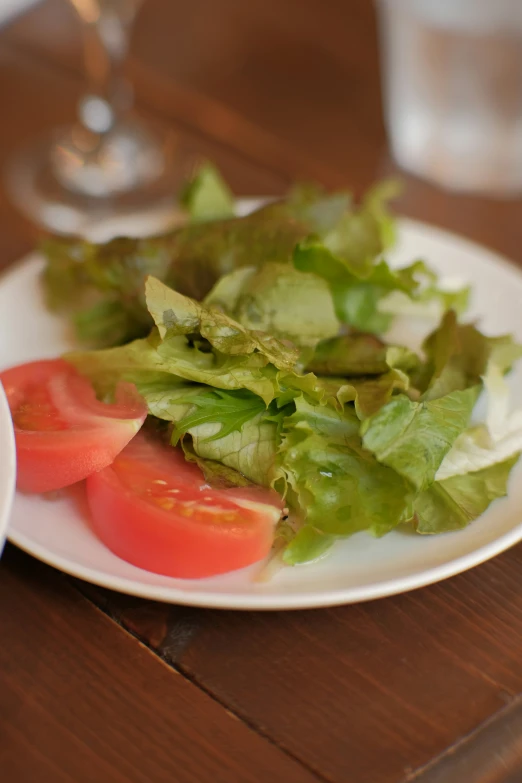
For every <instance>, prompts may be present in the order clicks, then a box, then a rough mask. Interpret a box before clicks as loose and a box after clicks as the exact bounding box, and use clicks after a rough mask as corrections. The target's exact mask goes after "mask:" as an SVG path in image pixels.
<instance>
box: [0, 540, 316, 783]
mask: <svg viewBox="0 0 522 783" xmlns="http://www.w3.org/2000/svg"><path fill="white" fill-rule="evenodd" d="M0 628H2V638H3V643H2V645H0V716H1V718H0V769H1V776H2V780H5V781H6V782H7V781H9V783H51V781H52V783H58V781H59V782H60V783H62V782H63V783H68V782H69V781H70V783H98V781H103V783H152V781H154V783H172V781H173V780H175V781H176V783H200V781H207V780H208V781H210V780H215V781H216V783H231V782H233V781H238V782H239V781H241V782H242V781H244V782H245V783H255V782H256V781H258V782H259V783H265V781H268V780H275V779H279V780H284V781H288V783H313V781H316V780H317V777H315V776H314V775H312V774H311V773H310V772H309V771H307V770H306V769H304V768H303V767H302V766H301V765H300V764H298V763H297V762H295V761H293V760H292V759H290V758H288V757H287V756H286V755H285V754H284V753H283V752H282V751H280V750H279V749H277V748H276V747H274V746H273V745H272V744H270V743H269V742H267V741H265V740H263V739H262V738H260V737H259V736H257V735H256V734H255V733H254V732H253V731H251V730H250V729H249V728H248V727H246V726H245V725H244V724H243V723H242V722H241V721H238V720H237V719H236V718H235V717H234V716H233V715H231V714H230V712H227V711H226V710H225V709H224V708H223V707H221V706H220V705H219V704H217V703H216V702H215V701H213V700H212V699H211V698H210V697H209V696H207V695H205V694H204V693H203V692H202V691H201V690H199V689H198V688H197V687H196V686H195V685H192V684H190V683H189V682H187V680H185V679H184V678H183V677H181V676H179V675H178V674H176V673H175V672H174V671H173V670H172V669H170V668H168V667H167V666H165V664H164V663H163V662H162V661H161V660H160V659H159V658H157V657H156V656H154V655H153V654H152V653H151V652H149V650H147V649H146V648H145V647H143V646H142V645H140V644H138V642H136V640H135V639H131V638H130V637H129V636H128V635H127V634H126V633H125V632H124V631H123V630H122V629H121V628H119V627H118V626H117V625H116V624H115V623H113V622H112V621H111V620H109V619H108V618H107V617H106V616H105V615H103V614H102V613H101V612H99V611H98V610H97V609H95V608H94V607H93V606H92V605H91V604H90V603H89V602H88V601H87V600H86V599H84V598H83V597H81V596H80V595H79V594H78V593H77V592H76V591H75V590H72V589H71V588H70V587H68V585H67V582H66V580H65V578H64V577H62V576H61V575H59V574H58V573H57V572H54V571H52V570H51V569H50V568H48V567H46V566H43V565H41V564H37V563H36V562H35V561H34V560H31V559H30V558H28V557H27V556H26V555H22V554H21V553H19V552H16V551H15V550H14V549H11V550H10V551H8V552H7V556H6V559H5V561H4V560H3V561H2V568H1V570H0Z"/></svg>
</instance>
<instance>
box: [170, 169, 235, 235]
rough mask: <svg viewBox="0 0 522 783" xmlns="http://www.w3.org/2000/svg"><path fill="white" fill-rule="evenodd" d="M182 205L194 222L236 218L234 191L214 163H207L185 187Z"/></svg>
mask: <svg viewBox="0 0 522 783" xmlns="http://www.w3.org/2000/svg"><path fill="white" fill-rule="evenodd" d="M180 202H181V205H182V206H183V207H184V208H185V209H186V210H187V212H188V214H189V217H190V219H191V220H192V221H193V222H198V221H201V220H218V219H219V218H230V217H234V214H235V203H234V196H233V195H232V191H231V190H230V188H229V187H228V185H227V183H226V182H225V180H224V179H223V177H222V176H221V174H220V173H219V171H218V170H217V168H216V167H215V166H213V165H212V163H209V162H208V161H205V162H204V163H202V164H201V166H200V167H199V168H198V169H197V171H196V172H195V173H194V175H193V177H192V179H191V180H190V181H189V182H188V183H187V185H186V186H185V188H184V190H183V192H182V194H181V198H180Z"/></svg>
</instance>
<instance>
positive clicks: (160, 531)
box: [87, 433, 282, 579]
mask: <svg viewBox="0 0 522 783" xmlns="http://www.w3.org/2000/svg"><path fill="white" fill-rule="evenodd" d="M143 439H144V436H143V434H142V433H140V435H138V436H137V437H136V438H135V440H134V441H133V442H132V443H131V444H130V445H129V447H127V449H125V450H124V451H123V452H122V453H121V455H120V456H119V457H117V458H116V460H115V462H114V464H113V465H111V466H109V467H107V468H105V469H104V470H102V471H100V472H99V473H93V474H92V475H91V476H89V478H88V479H87V499H88V503H89V507H90V510H91V515H92V525H93V528H94V530H95V532H96V533H97V535H98V536H99V537H100V539H101V540H102V541H103V542H104V544H105V545H106V546H107V547H109V549H111V550H112V551H113V552H114V553H115V554H116V555H118V557H121V558H122V559H124V560H127V561H128V562H129V563H132V564H133V565H135V566H138V567H139V568H143V569H145V570H147V571H152V572H154V573H158V574H163V575H165V576H171V577H176V578H183V579H197V578H203V577H209V576H214V575H216V574H222V573H226V572H228V571H234V570H236V569H238V568H243V567H245V566H248V565H251V564H252V563H255V562H257V561H259V560H262V559H263V558H265V557H266V556H267V555H268V553H269V552H270V549H271V546H272V543H273V537H274V528H275V523H276V521H277V520H278V519H279V517H280V515H281V507H282V501H281V499H280V498H279V497H278V496H276V495H275V494H272V492H271V491H270V490H264V489H261V488H254V490H253V491H251V490H248V489H247V490H244V489H240V490H238V491H237V492H235V490H211V489H209V487H208V486H207V485H206V484H205V482H204V479H203V476H202V474H201V472H200V471H199V469H198V468H195V466H193V465H190V466H188V467H189V468H190V472H191V474H192V478H191V477H190V476H189V477H188V476H187V473H186V472H185V468H184V466H186V463H185V459H184V457H183V455H182V453H181V452H180V451H179V450H178V449H173V448H171V447H168V448H169V452H170V457H171V459H170V463H171V464H170V468H169V470H170V471H171V474H170V475H171V481H170V486H171V487H173V488H171V489H170V491H171V492H178V491H179V492H180V493H182V495H183V496H182V499H181V500H180V502H179V504H178V505H177V506H176V507H175V508H174V509H169V510H166V508H168V505H169V499H168V498H167V497H166V496H165V495H164V496H160V497H156V498H154V497H149V496H148V495H147V493H146V491H143V492H141V493H140V494H138V493H137V492H136V491H134V488H133V483H132V482H125V481H123V480H122V475H121V473H120V474H119V473H118V471H119V463H120V462H121V463H123V462H124V461H125V460H126V459H128V457H127V452H130V453H131V459H132V451H134V452H135V453H137V452H136V449H138V448H139V447H140V443H139V441H141V442H142V443H143ZM157 448H159V449H163V448H164V447H163V446H158V447H157ZM138 459H139V456H138ZM178 466H179V468H180V473H182V474H184V475H182V476H180V478H179V487H180V489H176V486H175V485H176V475H177V467H178ZM194 469H195V473H194ZM157 475H160V474H159V473H158V474H157ZM161 475H162V476H165V475H167V474H166V473H161ZM196 477H197V479H196ZM194 479H196V480H194ZM153 483H157V484H160V485H161V484H164V483H166V481H165V480H163V479H159V480H158V479H156V482H153ZM150 491H151V492H152V490H150ZM171 497H172V496H171ZM174 497H175V496H174ZM205 498H208V499H210V498H211V499H212V502H213V505H212V506H209V508H212V509H214V508H215V507H216V505H217V504H219V500H220V499H221V498H223V501H222V507H221V506H218V509H217V513H215V514H214V513H209V514H207V515H206V512H205V510H203V512H201V509H200V506H199V509H200V510H198V504H200V505H203V506H204V505H205V502H206V501H205ZM164 503H167V505H166V508H163V507H161V505H162V504H164ZM236 503H237V505H236ZM243 503H245V507H244V506H242V505H241V504H243ZM248 505H250V507H246V506H248ZM254 505H256V507H254ZM187 510H188V513H189V515H185V514H187ZM205 517H207V518H205ZM232 518H233V519H232ZM227 520H229V521H227Z"/></svg>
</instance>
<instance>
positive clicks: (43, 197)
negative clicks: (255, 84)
mask: <svg viewBox="0 0 522 783" xmlns="http://www.w3.org/2000/svg"><path fill="white" fill-rule="evenodd" d="M69 2H70V4H71V5H72V6H73V7H74V9H75V11H76V12H77V16H78V17H79V20H80V22H81V24H82V28H83V40H84V61H85V70H86V74H87V89H86V91H85V93H84V95H83V96H82V98H81V100H80V101H79V104H78V111H77V118H76V121H75V122H74V123H73V124H72V125H70V126H68V127H65V128H60V129H55V130H54V131H53V132H52V133H51V134H48V135H47V136H46V137H44V138H40V139H38V140H37V141H36V142H34V143H32V144H31V145H29V146H28V147H26V148H25V149H23V150H21V151H19V152H18V154H16V155H15V156H14V157H13V158H12V159H11V161H10V164H9V166H8V170H7V186H8V189H9V191H10V193H11V195H12V196H13V199H14V200H15V202H16V203H17V204H18V206H19V207H20V208H21V209H22V210H23V211H24V212H25V213H26V214H28V215H29V216H30V217H32V218H33V219H35V220H36V221H37V222H39V223H41V224H43V225H45V226H47V227H48V228H51V229H52V230H54V231H58V232H63V233H72V232H74V233H82V232H85V231H88V230H89V229H90V227H91V226H93V225H96V224H97V223H99V221H100V220H104V221H107V220H110V219H114V218H116V219H117V220H118V219H119V218H121V217H123V218H126V217H129V216H130V215H136V214H139V216H140V217H141V218H142V219H146V217H147V216H148V217H149V219H150V221H152V229H155V228H160V227H161V226H162V225H163V224H164V223H165V222H166V221H168V220H169V219H170V217H171V216H172V213H173V210H174V193H175V186H176V166H175V163H176V157H175V154H174V153H175V148H176V144H175V137H174V136H173V135H172V134H169V133H168V132H166V131H165V129H163V128H159V127H153V126H152V125H151V124H148V123H145V122H143V121H142V120H141V119H139V118H137V117H136V116H135V114H134V113H133V112H132V88H131V86H130V84H129V83H128V82H127V81H126V79H125V78H124V76H123V73H122V65H123V63H124V61H125V58H126V55H127V51H128V45H129V36H130V31H131V28H132V24H133V22H134V19H135V17H136V14H137V12H138V9H139V7H140V5H141V3H142V0H69Z"/></svg>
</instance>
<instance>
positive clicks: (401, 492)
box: [280, 398, 410, 564]
mask: <svg viewBox="0 0 522 783" xmlns="http://www.w3.org/2000/svg"><path fill="white" fill-rule="evenodd" d="M295 404H296V412H295V413H294V414H293V415H292V416H289V417H287V418H286V419H285V423H284V424H285V434H284V438H283V442H282V445H281V447H280V467H281V470H282V471H283V472H284V474H285V475H286V479H287V482H288V484H289V485H290V486H291V488H292V490H293V492H294V493H295V496H296V497H297V498H298V503H299V508H300V509H301V511H302V513H303V514H304V525H305V527H304V528H303V530H304V529H306V531H307V532H302V533H298V535H297V537H296V539H295V543H294V542H291V543H290V544H289V545H288V547H287V549H286V551H285V554H284V560H285V562H287V563H292V564H296V563H298V562H302V560H301V558H302V553H303V551H304V549H305V547H304V543H306V551H307V552H310V550H313V552H314V553H315V554H314V557H316V556H317V551H318V550H321V551H324V549H326V547H327V546H328V545H329V544H330V543H331V540H332V539H330V540H329V541H326V540H324V539H322V538H321V536H323V535H326V536H328V537H336V536H348V535H351V534H352V533H355V532H357V531H359V530H369V531H370V532H372V533H373V534H375V535H382V534H384V533H385V532H387V531H388V530H390V529H392V528H393V527H394V526H395V525H397V524H398V523H399V521H400V520H401V518H402V517H403V515H404V511H405V507H406V504H407V498H408V497H409V493H410V488H409V486H408V484H407V482H406V481H404V479H403V478H401V477H400V476H399V475H397V473H395V472H394V471H393V470H390V469H389V468H387V467H385V466H383V465H380V464H379V463H378V462H377V461H376V460H375V458H374V457H373V455H372V454H371V453H370V452H368V451H367V450H365V449H364V448H363V447H362V444H361V441H360V438H359V435H358V429H359V423H358V421H357V418H356V417H355V415H354V413H350V412H349V411H344V412H342V413H341V412H337V411H335V410H333V409H331V408H328V407H320V406H317V405H311V404H310V403H308V402H306V400H304V399H303V398H298V399H297V400H296V401H295ZM312 543H313V546H311V544H312ZM317 548H318V549H317ZM310 556H311V555H310Z"/></svg>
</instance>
